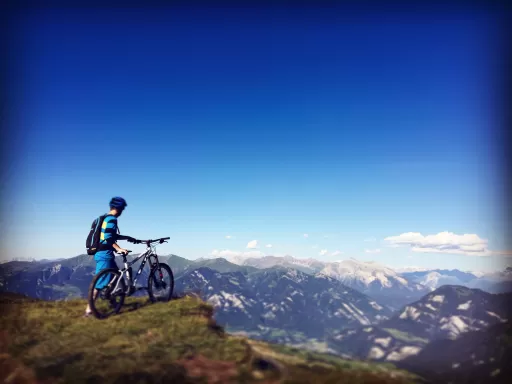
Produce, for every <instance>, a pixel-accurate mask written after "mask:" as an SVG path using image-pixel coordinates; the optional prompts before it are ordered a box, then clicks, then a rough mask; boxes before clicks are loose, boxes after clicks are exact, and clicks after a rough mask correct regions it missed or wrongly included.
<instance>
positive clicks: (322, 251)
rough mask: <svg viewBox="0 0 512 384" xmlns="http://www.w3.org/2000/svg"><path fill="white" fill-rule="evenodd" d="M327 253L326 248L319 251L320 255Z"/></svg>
mask: <svg viewBox="0 0 512 384" xmlns="http://www.w3.org/2000/svg"><path fill="white" fill-rule="evenodd" d="M326 254H327V249H322V250H321V251H320V253H319V255H320V256H324V255H326Z"/></svg>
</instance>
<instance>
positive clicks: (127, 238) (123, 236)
mask: <svg viewBox="0 0 512 384" xmlns="http://www.w3.org/2000/svg"><path fill="white" fill-rule="evenodd" d="M117 240H128V241H134V240H135V238H133V237H131V236H125V235H117Z"/></svg>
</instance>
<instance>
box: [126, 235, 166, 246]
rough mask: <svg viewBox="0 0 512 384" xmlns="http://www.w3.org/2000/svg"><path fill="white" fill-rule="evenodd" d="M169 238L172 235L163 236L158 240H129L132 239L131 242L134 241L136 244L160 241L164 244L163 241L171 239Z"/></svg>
mask: <svg viewBox="0 0 512 384" xmlns="http://www.w3.org/2000/svg"><path fill="white" fill-rule="evenodd" d="M169 239H170V237H162V238H160V239H156V240H136V239H134V240H133V241H130V240H128V241H130V242H131V243H134V244H141V243H144V244H147V245H149V244H152V243H158V242H159V243H160V244H162V243H163V242H165V240H169Z"/></svg>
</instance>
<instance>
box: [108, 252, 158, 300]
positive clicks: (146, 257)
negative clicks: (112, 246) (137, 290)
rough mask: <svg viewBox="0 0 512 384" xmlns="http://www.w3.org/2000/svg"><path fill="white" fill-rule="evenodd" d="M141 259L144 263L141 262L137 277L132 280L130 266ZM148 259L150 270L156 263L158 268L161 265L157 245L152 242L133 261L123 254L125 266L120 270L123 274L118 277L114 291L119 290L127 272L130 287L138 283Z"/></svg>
mask: <svg viewBox="0 0 512 384" xmlns="http://www.w3.org/2000/svg"><path fill="white" fill-rule="evenodd" d="M151 257H154V258H155V263H152V262H151ZM140 259H142V263H140V266H139V270H138V271H137V274H136V275H135V278H134V279H133V280H132V279H130V276H128V268H130V267H131V266H132V265H133V264H135V263H136V262H137V261H139V260H140ZM147 261H149V265H150V270H151V269H153V267H154V266H155V265H156V267H157V268H158V266H159V265H160V263H159V262H158V255H157V254H156V249H155V246H154V245H152V244H148V246H147V248H146V251H144V252H143V253H142V254H140V255H139V256H138V257H137V258H136V259H134V260H132V261H127V260H126V255H124V254H123V264H124V268H123V269H119V272H121V275H120V276H119V279H117V282H116V285H115V287H114V290H113V292H117V290H118V288H119V283H120V282H121V279H125V274H126V276H128V278H127V279H126V280H128V282H129V284H128V287H130V286H133V287H134V286H135V284H136V283H137V279H138V278H139V275H140V274H141V272H142V270H143V269H144V265H146V262H147ZM132 278H133V277H132Z"/></svg>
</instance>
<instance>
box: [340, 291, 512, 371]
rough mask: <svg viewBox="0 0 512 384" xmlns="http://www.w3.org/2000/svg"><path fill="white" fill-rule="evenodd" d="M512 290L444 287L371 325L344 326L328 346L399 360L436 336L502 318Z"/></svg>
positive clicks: (450, 336)
mask: <svg viewBox="0 0 512 384" xmlns="http://www.w3.org/2000/svg"><path fill="white" fill-rule="evenodd" d="M511 300H512V294H501V295H494V294H490V293H487V292H484V291H481V290H477V289H469V288H466V287H462V286H443V287H441V288H438V289H437V290H435V291H434V292H431V293H429V294H428V295H426V296H424V297H423V298H421V299H420V300H418V301H416V302H414V303H411V304H409V305H407V306H405V307H404V308H402V309H401V310H400V311H398V312H396V313H395V314H394V315H393V316H392V317H391V318H390V319H388V320H385V321H383V322H381V323H379V324H378V325H377V326H373V327H360V328H358V329H346V330H342V331H340V332H338V333H336V334H335V335H334V336H333V338H332V344H330V345H331V348H333V349H335V350H337V351H338V352H339V353H344V354H348V355H352V356H357V357H359V358H368V359H372V360H386V361H400V360H403V359H405V358H407V357H409V356H413V355H416V354H418V353H419V352H420V351H421V350H423V349H424V348H425V347H426V346H427V345H428V344H429V343H430V342H432V341H435V340H443V339H449V340H456V339H457V338H459V337H460V336H461V335H463V334H465V333H467V332H472V331H481V330H485V329H487V328H488V327H491V326H493V325H497V324H504V323H506V322H507V321H508V320H509V319H510V318H511V315H512V312H511V309H510V308H509V306H510V304H509V303H510V301H511Z"/></svg>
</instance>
